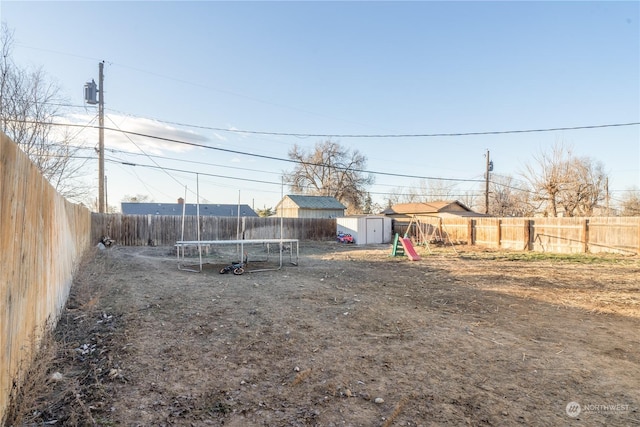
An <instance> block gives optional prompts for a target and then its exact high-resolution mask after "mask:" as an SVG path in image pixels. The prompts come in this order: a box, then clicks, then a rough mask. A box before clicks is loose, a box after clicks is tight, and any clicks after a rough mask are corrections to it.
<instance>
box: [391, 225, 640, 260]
mask: <svg viewBox="0 0 640 427" xmlns="http://www.w3.org/2000/svg"><path fill="white" fill-rule="evenodd" d="M417 227H419V228H420V230H418V228H417ZM393 232H394V233H399V234H402V235H404V234H405V233H408V234H409V235H412V236H415V237H416V238H420V237H421V236H427V237H428V236H432V237H434V240H436V239H435V238H437V237H440V236H442V237H444V238H445V239H446V241H450V242H454V243H458V242H460V243H467V244H471V245H480V246H486V247H490V248H500V249H510V250H518V251H536V252H553V253H605V252H608V253H621V254H637V255H640V217H611V218H610V217H594V218H444V219H441V218H436V217H428V218H427V217H425V218H420V219H419V220H417V221H416V220H414V221H411V222H410V221H409V220H395V221H394V222H393Z"/></svg>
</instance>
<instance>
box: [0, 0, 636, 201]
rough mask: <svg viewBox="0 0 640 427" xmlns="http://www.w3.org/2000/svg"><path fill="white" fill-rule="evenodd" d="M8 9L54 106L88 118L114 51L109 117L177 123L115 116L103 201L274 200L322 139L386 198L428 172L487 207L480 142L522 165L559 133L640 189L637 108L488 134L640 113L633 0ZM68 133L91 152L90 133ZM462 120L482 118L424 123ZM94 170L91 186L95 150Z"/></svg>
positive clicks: (494, 156) (107, 79)
mask: <svg viewBox="0 0 640 427" xmlns="http://www.w3.org/2000/svg"><path fill="white" fill-rule="evenodd" d="M0 18H1V20H2V22H4V23H6V24H7V25H8V27H9V29H11V30H12V31H13V34H14V46H13V51H12V59H13V61H14V62H15V63H16V64H17V65H19V66H21V67H25V68H32V69H34V68H38V67H41V68H42V69H43V70H44V71H45V73H46V74H47V76H48V77H49V78H50V79H51V80H52V81H54V82H55V83H56V84H58V86H59V87H60V89H61V96H62V97H63V99H64V103H63V104H64V105H65V107H64V113H65V115H64V117H63V120H62V121H63V122H67V123H74V124H81V125H86V124H91V125H92V126H95V125H96V124H97V121H96V120H95V118H96V116H97V112H98V111H97V107H96V106H94V105H89V104H86V103H85V102H84V99H83V87H84V84H85V83H86V82H88V81H91V80H92V79H94V80H95V81H96V82H97V81H98V64H99V62H101V61H104V93H103V94H104V100H105V115H106V116H105V126H106V127H107V128H113V129H120V130H125V131H130V132H135V133H138V134H142V135H152V136H156V137H160V138H166V139H167V140H160V139H157V138H146V137H144V136H140V135H131V134H123V133H122V132H114V131H110V130H107V131H106V132H105V149H106V156H105V159H106V166H105V174H106V176H107V197H108V203H109V204H110V205H119V202H120V201H121V200H122V199H123V198H124V197H126V196H134V195H146V196H148V197H149V198H150V199H151V200H152V201H154V202H158V203H174V202H176V200H177V198H178V197H185V195H186V200H187V203H195V202H196V194H199V195H200V202H201V203H229V204H235V203H238V202H241V203H243V204H248V205H250V206H252V207H254V208H255V209H262V208H265V207H272V208H273V207H275V206H276V204H277V203H278V201H279V200H280V199H281V197H282V195H283V194H288V192H289V191H288V189H287V188H286V187H285V186H283V185H282V175H283V173H286V172H289V171H291V170H292V169H293V167H294V166H295V165H294V164H293V163H291V162H288V161H287V159H288V152H289V150H290V149H291V148H292V147H293V146H294V145H298V147H301V148H302V149H304V150H307V151H310V150H313V148H314V146H315V144H316V143H318V142H322V141H325V140H327V139H331V140H332V141H335V142H338V143H339V144H340V145H342V146H343V147H345V148H346V149H348V150H350V151H351V152H354V151H356V150H357V151H359V152H360V153H362V154H363V155H364V156H365V157H366V158H367V164H366V170H368V171H371V172H372V173H373V176H374V179H375V184H374V185H372V186H371V187H369V191H370V192H371V194H372V197H373V199H374V201H376V202H378V203H380V204H384V200H385V199H386V198H387V197H388V194H390V193H397V192H398V191H408V190H409V189H411V188H412V187H418V186H420V184H421V183H423V182H424V180H425V179H428V178H429V179H431V178H437V179H435V180H431V181H429V182H437V183H441V184H444V185H447V186H454V187H453V188H452V189H450V190H449V192H448V195H449V196H451V197H449V198H454V199H456V198H457V199H460V200H464V201H465V202H467V203H469V201H470V199H469V198H468V197H466V198H464V197H463V196H468V195H469V194H473V195H475V196H476V200H475V203H476V207H477V206H478V205H480V204H481V203H482V201H483V197H484V195H483V194H484V193H483V192H484V183H483V180H484V173H485V167H486V157H485V156H486V154H487V151H488V152H489V156H490V159H491V160H492V162H493V172H492V177H493V176H496V177H499V176H511V177H512V178H514V179H515V180H522V179H523V177H522V173H523V172H524V170H525V168H526V166H527V165H532V164H535V159H536V158H539V157H540V156H541V154H542V153H548V152H550V151H551V150H552V149H553V147H554V146H557V145H558V144H562V145H563V146H565V147H568V148H571V150H572V152H573V153H574V154H575V155H577V156H581V157H582V156H584V157H589V158H590V159H592V160H594V161H597V162H602V164H603V165H604V169H605V171H606V172H607V173H608V176H609V190H610V194H611V200H612V202H613V203H614V204H615V202H616V201H618V200H620V199H621V198H622V197H623V196H624V194H625V192H627V191H629V190H631V189H633V188H636V189H637V188H640V126H638V125H637V124H636V125H632V126H614V127H601V128H591V129H574V130H555V131H545V132H525V133H501V134H490V133H487V132H503V131H512V130H518V131H520V130H537V129H557V128H572V127H588V126H599V125H610V124H626V123H638V122H640V26H639V23H640V2H636V1H633V2H632V1H624V2H610V1H606V2H604V1H603V2H550V1H549V2H542V1H540V2H519V1H513V2H481V1H478V2H455V1H454V2H431V1H423V2H417V1H415V2H366V1H352V2H337V1H334V2H328V1H327V2H302V1H300V2H287V1H283V2H270V1H262V2H243V1H236V2H217V1H197V2H170V1H162V2H160V1H157V2H155V1H138V2H129V1H121V2H112V1H103V2H100V1H91V2H89V1H86V2H85V1H69V2H59V1H45V2H33V1H6V0H2V1H0ZM75 129H76V131H75V133H76V134H77V137H76V140H77V143H78V144H82V145H84V146H86V147H88V148H89V149H88V150H85V151H83V152H84V153H85V154H86V155H87V156H95V152H94V151H92V149H93V148H94V147H95V146H97V144H98V130H97V129H95V128H86V129H84V130H81V131H78V130H77V129H78V128H75ZM464 133H485V134H480V135H455V136H453V135H451V136H433V135H442V134H464ZM314 135H315V136H314ZM321 135H323V136H321ZM326 135H330V136H326ZM354 135H357V136H358V137H354ZM410 135H411V136H410ZM413 135H420V136H413ZM175 141H179V142H175ZM180 142H186V143H192V144H197V145H198V146H194V145H188V144H184V143H180ZM132 165H135V166H132ZM83 179H85V180H86V182H87V183H89V184H91V185H92V186H93V187H94V188H95V189H96V194H97V181H98V165H97V160H90V161H89V162H88V163H87V165H86V176H85V177H84V178H83Z"/></svg>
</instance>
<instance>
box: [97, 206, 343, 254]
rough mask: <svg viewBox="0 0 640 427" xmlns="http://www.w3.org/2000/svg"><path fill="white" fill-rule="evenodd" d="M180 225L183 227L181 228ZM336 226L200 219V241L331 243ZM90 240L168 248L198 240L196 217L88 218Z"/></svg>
mask: <svg viewBox="0 0 640 427" xmlns="http://www.w3.org/2000/svg"><path fill="white" fill-rule="evenodd" d="M183 221H184V226H183ZM336 230H337V224H336V220H335V219H327V218H277V217H269V218H256V217H242V218H240V219H238V218H236V217H211V216H201V217H200V240H235V239H279V238H280V237H282V238H284V239H299V240H332V239H335V236H336ZM91 235H92V240H93V241H94V242H96V243H97V242H98V241H99V240H100V238H101V237H102V236H109V237H110V238H112V239H114V240H115V241H116V243H117V244H120V245H124V246H147V245H152V246H153V245H155V246H171V245H174V244H175V243H176V242H177V241H179V240H198V218H197V217H196V216H185V217H184V219H183V217H182V216H172V215H122V214H98V213H93V214H92V233H91Z"/></svg>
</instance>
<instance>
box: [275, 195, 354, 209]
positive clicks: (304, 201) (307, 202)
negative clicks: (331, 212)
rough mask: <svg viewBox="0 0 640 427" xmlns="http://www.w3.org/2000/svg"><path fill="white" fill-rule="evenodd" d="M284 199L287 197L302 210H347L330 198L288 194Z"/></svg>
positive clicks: (336, 200) (333, 198)
mask: <svg viewBox="0 0 640 427" xmlns="http://www.w3.org/2000/svg"><path fill="white" fill-rule="evenodd" d="M285 197H288V198H289V199H291V201H292V202H293V203H295V204H296V205H297V206H298V207H299V208H303V209H346V208H347V207H346V206H345V205H343V204H342V203H340V202H339V201H338V199H336V198H335V197H331V196H298V195H293V194H290V195H287V196H285ZM280 203H282V202H280ZM280 203H279V204H280Z"/></svg>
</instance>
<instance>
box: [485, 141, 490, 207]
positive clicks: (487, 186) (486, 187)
mask: <svg viewBox="0 0 640 427" xmlns="http://www.w3.org/2000/svg"><path fill="white" fill-rule="evenodd" d="M490 170H491V161H490V160H489V150H487V170H486V172H485V175H484V177H485V188H484V213H486V214H488V213H489V171H490Z"/></svg>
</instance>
